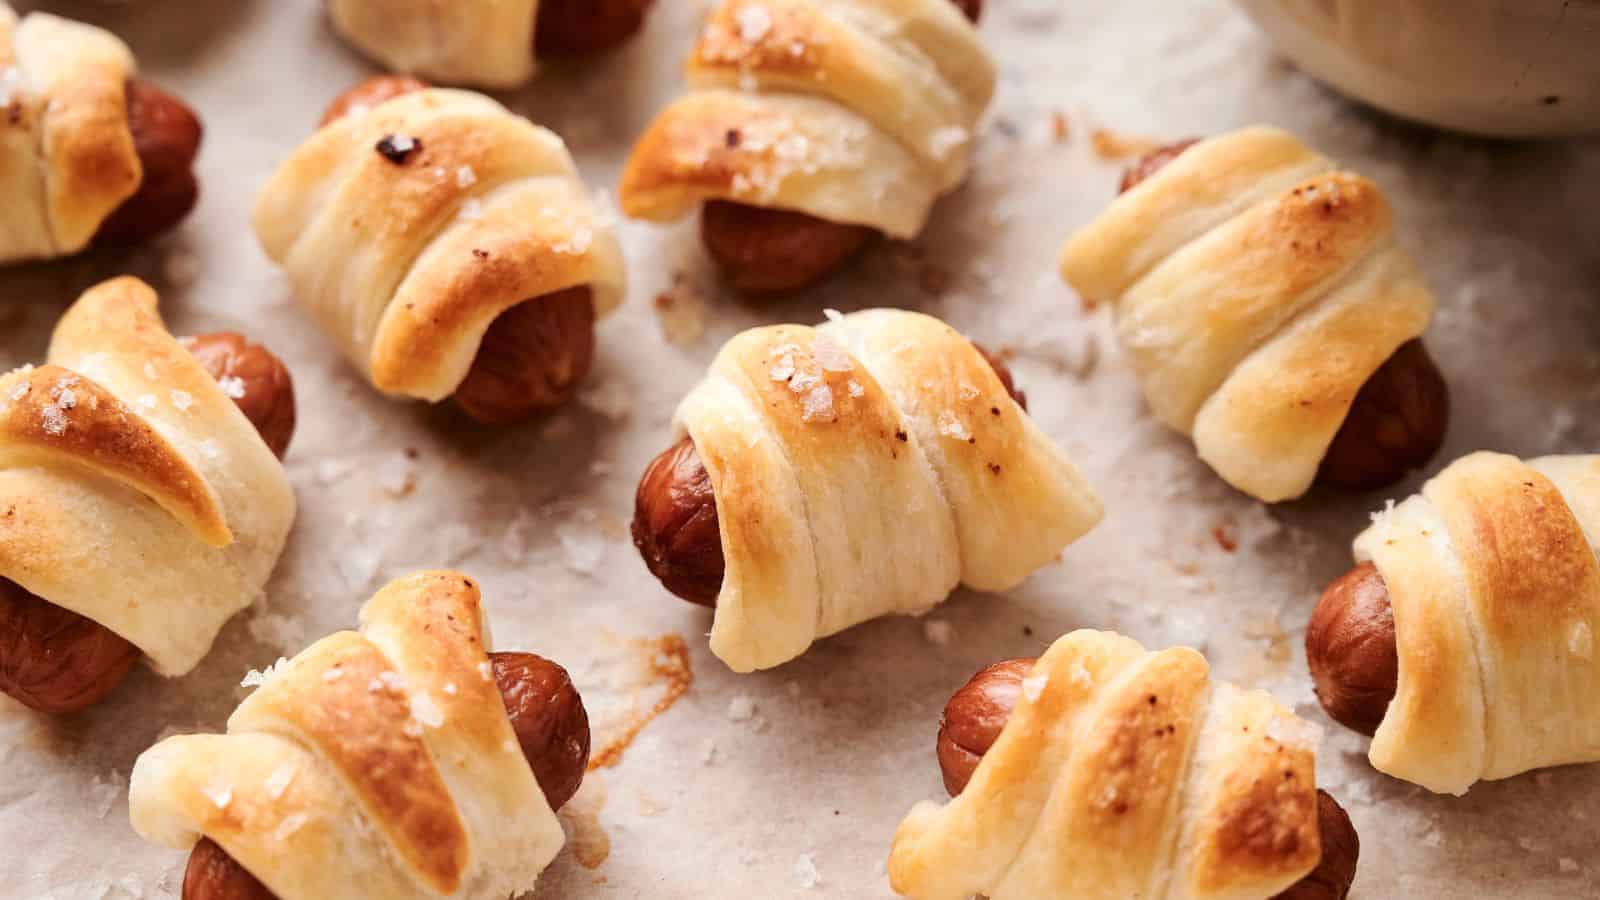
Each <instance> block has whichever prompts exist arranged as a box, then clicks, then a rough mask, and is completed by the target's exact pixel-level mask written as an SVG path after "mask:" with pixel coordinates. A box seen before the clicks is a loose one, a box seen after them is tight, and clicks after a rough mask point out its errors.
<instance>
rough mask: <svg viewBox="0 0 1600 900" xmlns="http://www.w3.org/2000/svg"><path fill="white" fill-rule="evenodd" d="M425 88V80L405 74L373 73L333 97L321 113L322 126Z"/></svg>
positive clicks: (324, 126)
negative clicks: (371, 75) (325, 109)
mask: <svg viewBox="0 0 1600 900" xmlns="http://www.w3.org/2000/svg"><path fill="white" fill-rule="evenodd" d="M427 89H428V83H427V82H426V81H419V80H417V79H415V78H411V77H410V76H407V75H374V76H373V77H371V78H368V79H367V80H366V81H363V82H361V83H360V84H358V85H356V86H355V87H353V88H351V89H350V90H348V91H345V92H344V93H342V94H340V95H339V96H337V97H335V98H333V102H332V103H330V104H328V109H327V111H325V112H324V113H323V114H322V127H323V128H326V127H328V126H329V125H332V124H333V123H334V122H337V121H339V120H340V119H342V118H344V117H345V116H348V115H350V114H351V113H358V112H366V111H367V110H369V109H371V108H372V107H374V106H377V105H378V104H380V103H384V102H386V101H389V100H393V99H394V98H396V97H403V96H405V95H406V94H411V93H415V92H417V91H425V90H427Z"/></svg>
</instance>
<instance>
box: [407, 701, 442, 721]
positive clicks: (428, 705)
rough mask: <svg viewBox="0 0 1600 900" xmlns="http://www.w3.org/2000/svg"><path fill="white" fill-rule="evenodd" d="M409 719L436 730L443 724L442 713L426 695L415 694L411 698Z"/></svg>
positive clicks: (437, 705)
mask: <svg viewBox="0 0 1600 900" xmlns="http://www.w3.org/2000/svg"><path fill="white" fill-rule="evenodd" d="M411 718H413V719H416V720H417V721H418V722H420V723H421V724H423V725H425V726H427V727H428V728H438V727H439V726H440V725H443V724H444V712H443V711H441V710H440V709H439V704H437V703H435V702H433V698H432V697H430V696H428V695H427V694H417V695H416V696H414V697H412V698H411Z"/></svg>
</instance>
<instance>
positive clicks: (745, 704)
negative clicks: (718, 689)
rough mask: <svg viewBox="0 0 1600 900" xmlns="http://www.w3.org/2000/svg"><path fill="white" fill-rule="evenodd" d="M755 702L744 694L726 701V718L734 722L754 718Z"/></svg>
mask: <svg viewBox="0 0 1600 900" xmlns="http://www.w3.org/2000/svg"><path fill="white" fill-rule="evenodd" d="M755 714H756V702H755V701H754V700H752V699H750V697H749V696H748V695H746V694H740V695H738V696H736V697H734V698H733V699H732V700H730V701H728V718H729V719H732V720H733V721H735V722H748V721H750V720H751V719H753V718H755Z"/></svg>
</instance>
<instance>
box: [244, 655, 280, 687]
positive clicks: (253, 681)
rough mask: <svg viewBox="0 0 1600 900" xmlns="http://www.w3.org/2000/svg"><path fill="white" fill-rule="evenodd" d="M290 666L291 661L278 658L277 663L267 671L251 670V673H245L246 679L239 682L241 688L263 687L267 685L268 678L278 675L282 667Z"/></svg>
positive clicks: (267, 668)
mask: <svg viewBox="0 0 1600 900" xmlns="http://www.w3.org/2000/svg"><path fill="white" fill-rule="evenodd" d="M288 664H289V661H288V660H287V659H285V658H283V657H281V656H280V657H278V661H277V662H275V663H273V664H272V665H270V666H267V667H266V668H265V669H261V670H259V671H258V670H256V669H251V670H250V671H248V672H246V673H244V678H241V679H240V680H239V686H240V687H247V688H253V687H260V686H261V685H263V684H266V683H267V679H268V678H271V677H272V676H273V675H275V674H277V672H278V669H279V668H280V667H282V666H286V665H288Z"/></svg>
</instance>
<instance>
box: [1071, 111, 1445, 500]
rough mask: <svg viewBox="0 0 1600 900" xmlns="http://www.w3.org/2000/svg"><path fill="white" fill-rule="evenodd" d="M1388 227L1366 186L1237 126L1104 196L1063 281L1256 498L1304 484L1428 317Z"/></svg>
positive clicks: (1384, 208) (1155, 391)
mask: <svg viewBox="0 0 1600 900" xmlns="http://www.w3.org/2000/svg"><path fill="white" fill-rule="evenodd" d="M1392 219H1393V215H1392V212H1391V210H1390V208H1389V204H1388V201H1387V200H1386V199H1385V198H1384V196H1383V193H1382V192H1381V191H1380V190H1379V189H1378V187H1377V185H1375V184H1373V183H1372V182H1370V181H1368V180H1367V179H1365V178H1362V177H1361V176H1359V175H1356V174H1353V173H1351V172H1346V171H1341V170H1339V169H1337V168H1336V167H1335V165H1334V164H1333V163H1332V162H1331V161H1329V160H1327V159H1325V158H1323V157H1321V156H1319V155H1317V154H1316V153H1314V152H1312V151H1311V150H1310V149H1308V148H1307V147H1306V146H1305V145H1304V144H1302V143H1300V142H1299V141H1298V140H1296V139H1295V138H1294V137H1293V136H1291V135H1289V134H1286V133H1284V132H1282V131H1278V130H1276V129H1272V128H1249V129H1245V130H1243V131H1237V132H1234V133H1232V134H1227V135H1223V136H1221V137H1216V138H1212V139H1210V140H1207V141H1202V142H1200V143H1199V144H1196V145H1195V146H1193V147H1190V148H1189V149H1188V150H1185V151H1184V152H1183V153H1182V154H1181V155H1179V156H1178V157H1177V158H1176V159H1175V160H1173V161H1172V162H1171V163H1169V164H1167V165H1166V166H1165V167H1164V168H1162V169H1160V170H1159V171H1158V172H1156V173H1155V174H1154V175H1152V176H1151V177H1150V178H1148V179H1147V180H1145V181H1144V182H1141V183H1140V184H1138V185H1137V186H1135V187H1134V188H1133V189H1132V190H1129V191H1128V192H1127V193H1125V194H1123V195H1121V196H1120V197H1118V198H1117V199H1116V200H1115V201H1114V202H1112V204H1111V206H1110V207H1108V208H1107V209H1106V211H1105V212H1104V213H1103V214H1101V216H1100V218H1099V219H1097V220H1096V221H1094V222H1093V223H1092V224H1090V225H1089V226H1088V227H1086V228H1084V229H1083V230H1081V231H1079V232H1078V233H1077V234H1076V235H1074V236H1073V237H1072V239H1071V240H1070V241H1068V243H1067V245H1066V249H1065V251H1064V252H1063V254H1062V261H1061V262H1062V273H1063V275H1064V276H1065V278H1066V280H1067V281H1068V282H1069V283H1070V284H1071V285H1072V286H1073V287H1074V288H1075V289H1076V290H1077V291H1078V292H1079V294H1081V295H1082V296H1083V298H1084V299H1085V300H1087V301H1090V302H1094V303H1100V302H1107V303H1111V304H1113V305H1114V308H1115V312H1116V319H1117V331H1118V334H1119V335H1120V338H1121V342H1122V345H1123V348H1124V350H1125V352H1126V353H1127V355H1128V357H1129V358H1130V359H1131V360H1132V363H1133V367H1134V371H1135V372H1136V373H1137V374H1138V377H1139V381H1140V385H1141V387H1142V388H1143V391H1144V396H1145V399H1146V400H1147V401H1148V402H1149V404H1150V407H1151V410H1152V411H1153V412H1154V413H1155V415H1156V417H1157V418H1158V419H1160V420H1161V421H1162V422H1163V423H1165V424H1167V425H1168V426H1170V427H1172V428H1174V429H1176V430H1178V431H1181V432H1183V433H1184V434H1187V435H1190V436H1192V437H1193V438H1194V442H1195V447H1196V449H1197V450H1198V451H1199V454H1200V458H1201V459H1203V460H1205V461H1206V462H1207V463H1208V464H1209V465H1210V466H1211V467H1212V468H1213V469H1215V470H1216V471H1217V474H1219V475H1221V476H1222V478H1223V479H1224V480H1226V481H1227V482H1228V483H1229V484H1231V485H1233V486H1234V487H1236V488H1238V489H1239V490H1241V491H1244V492H1245V493H1247V494H1249V495H1251V496H1253V497H1256V498H1257V499H1260V500H1264V501H1267V502H1269V503H1270V502H1276V501H1279V500H1287V499H1291V498H1294V497H1298V496H1300V495H1301V494H1303V493H1305V492H1306V490H1307V489H1309V488H1310V487H1311V483H1312V481H1313V480H1314V479H1315V478H1316V474H1317V469H1318V467H1319V465H1320V464H1321V462H1322V458H1323V456H1324V455H1325V454H1326V452H1327V450H1328V446H1329V444H1331V443H1332V441H1333V438H1334V435H1336V434H1337V433H1338V431H1339V427H1340V426H1341V425H1342V424H1343V423H1344V419H1345V416H1346V415H1347V414H1348V413H1349V412H1350V407H1351V405H1352V404H1353V403H1354V402H1355V397H1356V393H1357V392H1358V391H1359V390H1360V389H1361V386H1362V385H1363V384H1365V383H1366V381H1367V379H1368V378H1370V377H1371V376H1372V374H1373V373H1374V372H1376V371H1377V370H1378V369H1379V367H1381V366H1382V365H1383V363H1384V361H1385V360H1387V359H1388V358H1389V357H1390V356H1392V355H1393V354H1394V351H1395V350H1396V349H1398V348H1399V347H1400V345H1402V344H1404V343H1406V342H1407V341H1409V340H1411V339H1412V338H1415V337H1417V336H1418V335H1420V334H1422V332H1423V330H1424V329H1425V328H1426V327H1427V324H1428V320H1429V318H1430V317H1431V316H1432V314H1433V307H1434V297H1433V294H1432V293H1431V292H1430V291H1429V290H1428V288H1427V286H1426V285H1425V284H1424V283H1423V282H1422V278H1421V276H1420V275H1419V273H1418V272H1417V269H1416V266H1415V265H1414V264H1413V263H1412V261H1411V259H1410V258H1409V257H1408V256H1407V255H1406V254H1405V253H1404V252H1403V251H1401V250H1400V248H1399V247H1398V246H1396V244H1395V242H1394V236H1393V231H1392V225H1393V223H1392Z"/></svg>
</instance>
